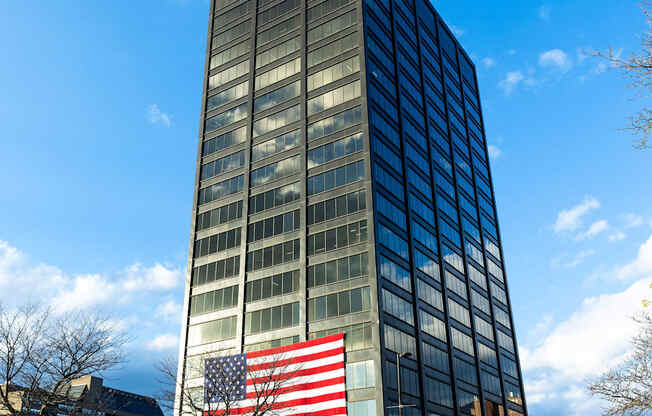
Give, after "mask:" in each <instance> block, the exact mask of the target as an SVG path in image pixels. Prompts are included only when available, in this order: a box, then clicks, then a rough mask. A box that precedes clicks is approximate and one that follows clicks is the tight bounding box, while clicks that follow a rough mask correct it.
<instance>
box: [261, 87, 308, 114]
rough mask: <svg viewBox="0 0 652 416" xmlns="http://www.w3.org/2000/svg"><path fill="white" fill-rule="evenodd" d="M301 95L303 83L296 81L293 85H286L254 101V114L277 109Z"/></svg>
mask: <svg viewBox="0 0 652 416" xmlns="http://www.w3.org/2000/svg"><path fill="white" fill-rule="evenodd" d="M300 93H301V81H295V82H293V83H292V84H288V85H285V86H283V87H281V88H278V89H276V90H274V91H272V92H269V93H267V94H265V95H261V96H260V97H258V98H256V100H255V101H254V112H259V111H263V110H267V109H270V108H272V107H276V106H277V105H279V104H282V103H284V102H285V101H288V100H291V99H293V98H296V97H298V96H299V94H300Z"/></svg>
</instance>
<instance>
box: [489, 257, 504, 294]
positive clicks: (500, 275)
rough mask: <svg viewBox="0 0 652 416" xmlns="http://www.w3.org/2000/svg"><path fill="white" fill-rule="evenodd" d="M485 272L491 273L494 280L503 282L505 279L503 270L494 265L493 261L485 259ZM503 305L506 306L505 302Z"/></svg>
mask: <svg viewBox="0 0 652 416" xmlns="http://www.w3.org/2000/svg"><path fill="white" fill-rule="evenodd" d="M487 271H488V272H489V273H491V275H492V276H494V277H495V278H496V279H498V280H500V281H501V282H504V281H505V278H504V276H503V269H501V268H500V266H498V265H497V264H496V263H494V262H493V261H491V260H489V259H487ZM503 303H504V304H507V301H505V302H503Z"/></svg>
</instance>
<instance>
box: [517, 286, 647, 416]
mask: <svg viewBox="0 0 652 416" xmlns="http://www.w3.org/2000/svg"><path fill="white" fill-rule="evenodd" d="M650 282H652V277H650V278H646V279H642V280H639V281H638V282H636V283H634V284H633V285H632V286H630V287H629V288H627V289H626V290H624V291H622V292H619V293H613V294H603V295H600V296H597V297H591V298H586V299H584V301H583V302H582V303H581V305H578V308H577V310H576V311H575V312H574V313H573V314H572V315H571V316H570V317H569V318H568V319H566V320H564V321H562V322H559V323H557V324H556V325H555V326H554V327H553V329H552V330H551V331H550V333H549V334H548V335H547V336H546V337H545V338H543V339H542V340H541V342H539V343H538V344H534V345H530V346H527V347H523V348H521V350H520V354H521V364H522V366H523V370H524V373H525V389H526V396H527V398H528V400H529V401H530V403H532V404H535V403H536V404H537V405H538V406H542V407H543V408H546V409H547V410H553V409H556V408H557V407H559V412H560V413H551V414H564V415H587V414H599V412H598V411H597V410H598V408H599V406H600V404H601V403H600V402H599V401H598V400H596V399H594V398H591V397H590V396H589V395H588V394H587V393H586V390H585V385H586V380H587V379H588V378H592V377H595V376H598V375H599V374H601V373H602V372H604V371H605V370H606V369H608V368H610V367H612V366H614V365H616V364H617V363H619V362H620V361H621V360H622V359H623V358H624V356H625V355H626V354H627V352H628V350H629V348H630V345H629V340H630V339H631V337H632V336H634V335H635V334H636V332H637V326H636V324H635V323H634V322H633V321H632V319H631V317H632V316H633V315H634V314H635V313H637V312H638V311H640V310H641V308H642V306H641V299H642V298H643V297H644V293H645V292H646V291H647V287H648V286H649V284H650ZM560 398H563V399H565V400H559V399H560Z"/></svg>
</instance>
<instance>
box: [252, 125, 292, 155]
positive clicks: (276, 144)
mask: <svg viewBox="0 0 652 416" xmlns="http://www.w3.org/2000/svg"><path fill="white" fill-rule="evenodd" d="M300 142H301V130H294V131H291V132H288V133H285V134H283V135H281V136H278V137H274V138H273V139H270V140H267V141H264V142H262V143H260V144H257V145H255V146H253V147H252V148H251V161H252V162H257V161H259V160H261V159H264V158H266V157H269V156H273V155H275V154H278V153H281V152H285V151H286V150H289V149H292V148H294V147H296V146H298V145H299V143H300Z"/></svg>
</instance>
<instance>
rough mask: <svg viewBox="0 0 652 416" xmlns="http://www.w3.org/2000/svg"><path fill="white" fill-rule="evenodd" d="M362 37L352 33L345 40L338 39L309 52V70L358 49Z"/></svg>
mask: <svg viewBox="0 0 652 416" xmlns="http://www.w3.org/2000/svg"><path fill="white" fill-rule="evenodd" d="M359 37H360V35H359V34H358V33H357V32H354V33H351V34H349V35H347V36H344V37H343V38H340V39H337V40H335V41H333V42H331V43H329V44H328V45H325V46H322V47H321V48H318V49H315V50H313V51H310V52H308V58H307V59H308V68H311V67H313V66H315V65H317V64H320V63H322V62H324V61H327V60H329V59H331V58H334V57H336V56H338V55H341V54H343V53H344V52H346V51H348V50H351V49H354V48H357V47H358V42H359Z"/></svg>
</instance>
